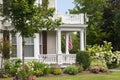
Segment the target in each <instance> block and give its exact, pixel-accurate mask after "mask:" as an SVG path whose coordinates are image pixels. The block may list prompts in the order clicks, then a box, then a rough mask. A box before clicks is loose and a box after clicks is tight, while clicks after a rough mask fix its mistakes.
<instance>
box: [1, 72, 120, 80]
mask: <svg viewBox="0 0 120 80" xmlns="http://www.w3.org/2000/svg"><path fill="white" fill-rule="evenodd" d="M0 80H12V78H7V79H0ZM37 80H120V72H113V73H111V74H82V75H74V76H62V77H61V76H56V77H39V78H37Z"/></svg>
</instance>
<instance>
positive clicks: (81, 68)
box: [77, 65, 84, 73]
mask: <svg viewBox="0 0 120 80" xmlns="http://www.w3.org/2000/svg"><path fill="white" fill-rule="evenodd" d="M77 67H78V72H79V73H80V72H82V71H83V70H84V68H83V66H82V65H79V66H78V65H77Z"/></svg>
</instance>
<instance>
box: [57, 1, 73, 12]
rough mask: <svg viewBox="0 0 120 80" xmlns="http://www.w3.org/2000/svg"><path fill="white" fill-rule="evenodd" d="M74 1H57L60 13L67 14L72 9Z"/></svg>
mask: <svg viewBox="0 0 120 80" xmlns="http://www.w3.org/2000/svg"><path fill="white" fill-rule="evenodd" d="M73 1H74V0H57V9H58V12H59V13H66V12H68V9H72V8H73V7H74V4H73V3H72V2H73Z"/></svg>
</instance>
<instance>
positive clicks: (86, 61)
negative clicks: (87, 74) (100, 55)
mask: <svg viewBox="0 0 120 80" xmlns="http://www.w3.org/2000/svg"><path fill="white" fill-rule="evenodd" d="M76 62H77V63H78V64H80V65H82V66H83V68H84V69H87V68H89V66H90V55H89V53H88V52H86V51H79V52H78V53H77V55H76Z"/></svg>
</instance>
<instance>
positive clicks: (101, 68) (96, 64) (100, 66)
mask: <svg viewBox="0 0 120 80" xmlns="http://www.w3.org/2000/svg"><path fill="white" fill-rule="evenodd" d="M90 71H91V72H93V73H99V72H107V71H108V69H107V66H106V64H105V63H104V62H102V60H99V59H93V60H92V61H91V65H90Z"/></svg>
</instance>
